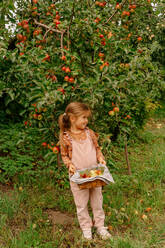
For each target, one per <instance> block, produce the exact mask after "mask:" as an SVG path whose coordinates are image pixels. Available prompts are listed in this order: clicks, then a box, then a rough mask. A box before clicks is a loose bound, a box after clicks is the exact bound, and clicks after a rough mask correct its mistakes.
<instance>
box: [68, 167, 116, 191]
mask: <svg viewBox="0 0 165 248" xmlns="http://www.w3.org/2000/svg"><path fill="white" fill-rule="evenodd" d="M70 179H71V181H73V182H75V183H77V184H78V186H79V188H80V189H89V188H95V187H101V186H105V185H106V184H109V183H110V182H114V180H113V178H112V175H111V174H110V172H109V170H108V168H107V167H106V166H105V165H102V164H98V166H93V167H91V168H87V169H84V170H77V171H76V173H75V174H74V175H73V176H72V177H71V178H70Z"/></svg>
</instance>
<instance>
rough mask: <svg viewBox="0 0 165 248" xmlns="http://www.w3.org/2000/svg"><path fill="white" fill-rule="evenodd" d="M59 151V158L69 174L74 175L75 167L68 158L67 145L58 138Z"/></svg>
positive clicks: (63, 140) (62, 139)
mask: <svg viewBox="0 0 165 248" xmlns="http://www.w3.org/2000/svg"><path fill="white" fill-rule="evenodd" d="M60 151H61V158H62V160H63V162H64V164H65V165H66V167H67V168H68V169H69V172H70V173H71V174H74V172H75V171H76V169H75V166H74V165H73V163H72V161H71V159H70V158H69V150H68V144H67V143H66V141H65V139H64V138H61V137H60Z"/></svg>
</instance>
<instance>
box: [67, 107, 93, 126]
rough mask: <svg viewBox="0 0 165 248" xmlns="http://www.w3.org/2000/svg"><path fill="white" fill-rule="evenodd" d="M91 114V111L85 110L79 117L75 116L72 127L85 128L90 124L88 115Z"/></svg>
mask: <svg viewBox="0 0 165 248" xmlns="http://www.w3.org/2000/svg"><path fill="white" fill-rule="evenodd" d="M89 115H90V112H89V111H87V112H84V113H83V114H82V115H80V116H78V117H74V119H73V121H71V125H72V127H73V128H74V129H75V130H76V129H77V130H83V129H84V128H86V126H87V124H88V117H89Z"/></svg>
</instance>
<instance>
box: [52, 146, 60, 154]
mask: <svg viewBox="0 0 165 248" xmlns="http://www.w3.org/2000/svg"><path fill="white" fill-rule="evenodd" d="M52 151H53V153H56V154H57V153H59V151H60V148H59V147H58V146H54V147H53V149H52Z"/></svg>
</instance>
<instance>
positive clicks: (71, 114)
mask: <svg viewBox="0 0 165 248" xmlns="http://www.w3.org/2000/svg"><path fill="white" fill-rule="evenodd" d="M90 115H91V111H90V109H89V107H88V106H87V105H86V104H84V103H80V102H72V103H70V104H69V105H68V106H67V107H66V110H65V113H64V114H62V115H61V116H60V117H59V126H60V147H61V156H62V160H63V162H64V164H65V165H66V166H67V168H68V169H69V176H71V175H72V174H74V173H75V171H76V170H80V169H84V168H89V167H92V166H94V165H97V163H98V162H99V163H102V164H106V162H105V160H104V156H103V154H102V152H101V149H100V147H99V145H98V143H97V136H96V134H95V133H94V132H93V131H92V130H91V129H89V128H88V127H87V124H88V117H89V116H90ZM70 186H71V191H72V193H73V197H74V201H75V205H76V209H77V217H78V221H79V224H80V227H81V229H82V232H83V236H84V238H85V239H88V240H91V239H92V232H91V228H92V226H93V225H94V226H95V227H96V228H97V233H98V234H99V235H100V236H101V237H102V239H107V238H110V237H111V235H110V233H109V232H108V231H107V228H106V227H105V226H104V219H105V214H104V211H103V208H102V204H103V196H102V187H96V188H91V189H80V188H79V187H78V185H77V184H76V183H74V182H71V181H70ZM89 200H90V205H91V208H92V212H93V218H94V221H93V222H92V220H91V218H90V216H89V213H88V201H89Z"/></svg>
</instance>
